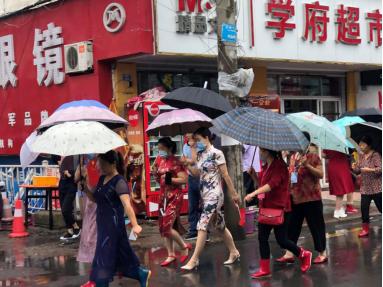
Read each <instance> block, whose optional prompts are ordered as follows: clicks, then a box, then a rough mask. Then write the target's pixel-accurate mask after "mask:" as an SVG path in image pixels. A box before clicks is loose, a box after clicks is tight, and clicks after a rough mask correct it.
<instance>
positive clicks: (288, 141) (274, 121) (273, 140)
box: [213, 107, 309, 151]
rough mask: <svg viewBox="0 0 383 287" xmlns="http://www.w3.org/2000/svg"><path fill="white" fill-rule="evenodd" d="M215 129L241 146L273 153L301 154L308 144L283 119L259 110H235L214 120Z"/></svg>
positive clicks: (300, 134)
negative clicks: (292, 152)
mask: <svg viewBox="0 0 383 287" xmlns="http://www.w3.org/2000/svg"><path fill="white" fill-rule="evenodd" d="M213 124H214V127H215V128H216V129H217V130H218V131H219V132H220V133H222V134H224V135H227V136H229V137H232V138H234V139H236V140H237V141H240V142H241V143H244V144H249V145H254V146H259V147H262V148H265V149H270V150H274V151H282V150H286V151H301V150H305V149H306V148H307V146H308V144H309V142H308V141H307V139H306V137H305V136H304V135H303V133H302V132H301V131H300V130H299V129H298V128H297V127H296V126H295V125H294V124H293V123H291V122H290V121H289V120H288V119H287V118H286V117H284V116H283V115H280V114H278V113H274V112H271V111H268V110H265V109H261V108H249V107H245V108H237V109H235V110H232V111H230V112H228V113H226V114H225V115H223V116H220V117H219V118H217V119H215V120H213Z"/></svg>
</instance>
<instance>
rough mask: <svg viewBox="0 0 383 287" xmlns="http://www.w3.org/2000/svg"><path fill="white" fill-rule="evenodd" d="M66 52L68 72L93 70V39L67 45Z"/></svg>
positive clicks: (66, 68)
mask: <svg viewBox="0 0 383 287" xmlns="http://www.w3.org/2000/svg"><path fill="white" fill-rule="evenodd" d="M64 53H65V73H66V74H76V73H84V72H90V71H93V44H92V42H91V41H84V42H78V43H74V44H69V45H65V46H64Z"/></svg>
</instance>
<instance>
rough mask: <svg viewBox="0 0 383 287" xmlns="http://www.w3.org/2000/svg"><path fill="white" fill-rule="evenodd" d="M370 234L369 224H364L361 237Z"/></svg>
mask: <svg viewBox="0 0 383 287" xmlns="http://www.w3.org/2000/svg"><path fill="white" fill-rule="evenodd" d="M369 233H370V224H368V223H363V225H362V231H361V232H360V233H359V235H358V236H359V237H367V236H368V234H369Z"/></svg>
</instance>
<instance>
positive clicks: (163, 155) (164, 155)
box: [158, 150, 168, 158]
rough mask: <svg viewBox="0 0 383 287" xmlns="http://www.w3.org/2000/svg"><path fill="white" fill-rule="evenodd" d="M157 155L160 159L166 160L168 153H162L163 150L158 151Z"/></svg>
mask: <svg viewBox="0 0 383 287" xmlns="http://www.w3.org/2000/svg"><path fill="white" fill-rule="evenodd" d="M158 155H159V156H160V157H163V158H167V157H168V153H167V152H166V151H164V150H159V151H158Z"/></svg>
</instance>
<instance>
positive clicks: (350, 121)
mask: <svg viewBox="0 0 383 287" xmlns="http://www.w3.org/2000/svg"><path fill="white" fill-rule="evenodd" d="M364 122H366V121H365V120H364V119H362V118H361V117H358V116H347V117H343V118H340V119H339V120H336V121H333V122H332V123H333V124H334V125H336V126H338V127H340V128H341V127H343V128H345V127H347V126H351V125H354V124H358V123H364Z"/></svg>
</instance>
